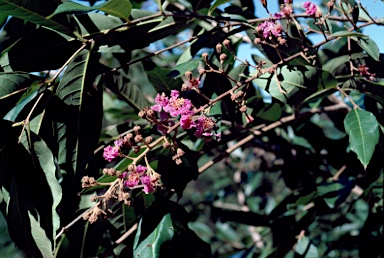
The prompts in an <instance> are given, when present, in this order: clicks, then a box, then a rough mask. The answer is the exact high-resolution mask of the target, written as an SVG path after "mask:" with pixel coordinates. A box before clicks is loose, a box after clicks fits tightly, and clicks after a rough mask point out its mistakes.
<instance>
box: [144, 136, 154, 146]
mask: <svg viewBox="0 0 384 258" xmlns="http://www.w3.org/2000/svg"><path fill="white" fill-rule="evenodd" d="M152 141H153V138H152V136H147V137H145V143H146V144H150V143H151V142H152Z"/></svg>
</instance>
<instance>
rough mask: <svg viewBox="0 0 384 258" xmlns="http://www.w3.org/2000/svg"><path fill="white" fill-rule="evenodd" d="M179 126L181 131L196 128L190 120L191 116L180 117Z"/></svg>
mask: <svg viewBox="0 0 384 258" xmlns="http://www.w3.org/2000/svg"><path fill="white" fill-rule="evenodd" d="M180 125H181V128H183V129H191V128H193V127H196V124H195V122H194V121H193V120H192V116H190V115H182V116H181V118H180Z"/></svg>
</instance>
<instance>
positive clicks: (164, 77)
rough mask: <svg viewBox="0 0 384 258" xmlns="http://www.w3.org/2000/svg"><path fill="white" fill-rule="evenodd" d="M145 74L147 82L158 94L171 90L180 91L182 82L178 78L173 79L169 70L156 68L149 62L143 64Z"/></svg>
mask: <svg viewBox="0 0 384 258" xmlns="http://www.w3.org/2000/svg"><path fill="white" fill-rule="evenodd" d="M143 65H144V69H145V71H146V72H147V76H148V80H149V81H150V82H151V83H152V85H153V87H154V88H155V89H156V91H158V92H160V93H161V92H165V93H169V92H171V90H175V89H180V88H181V85H182V84H183V81H182V80H181V79H180V78H177V79H174V78H172V76H170V72H171V70H170V69H168V68H162V67H159V66H156V65H155V64H154V63H151V62H143Z"/></svg>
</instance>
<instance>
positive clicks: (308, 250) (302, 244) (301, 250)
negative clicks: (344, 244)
mask: <svg viewBox="0 0 384 258" xmlns="http://www.w3.org/2000/svg"><path fill="white" fill-rule="evenodd" d="M295 251H296V253H298V254H300V255H302V256H303V255H305V256H303V257H305V258H312V257H320V256H319V251H318V250H317V247H316V246H315V245H314V244H312V243H311V241H310V240H309V238H308V237H306V236H304V237H303V238H301V239H300V241H298V243H297V244H296V245H295Z"/></svg>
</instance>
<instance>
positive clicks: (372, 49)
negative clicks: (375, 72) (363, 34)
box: [352, 37, 380, 61]
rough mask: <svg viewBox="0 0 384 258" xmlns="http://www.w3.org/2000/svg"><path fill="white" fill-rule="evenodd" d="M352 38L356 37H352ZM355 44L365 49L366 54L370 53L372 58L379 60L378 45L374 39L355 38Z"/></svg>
mask: <svg viewBox="0 0 384 258" xmlns="http://www.w3.org/2000/svg"><path fill="white" fill-rule="evenodd" d="M352 39H356V38H354V37H352ZM356 42H357V44H358V45H359V46H360V47H361V48H362V49H363V50H364V51H365V52H367V54H368V55H370V56H371V57H372V58H373V59H374V60H376V61H379V58H380V51H379V47H378V46H377V45H376V43H375V41H373V39H371V38H370V37H368V38H357V40H356Z"/></svg>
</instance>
